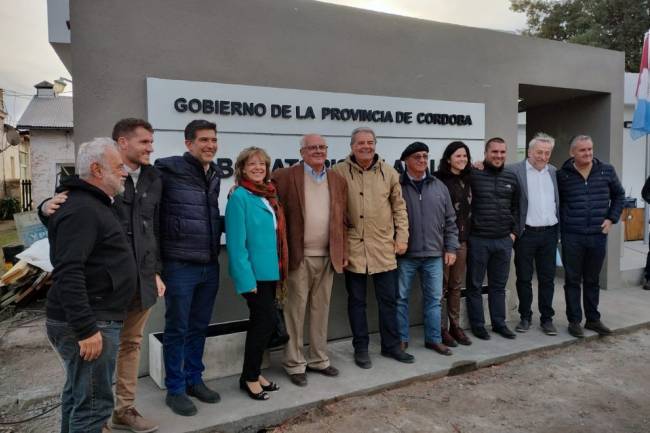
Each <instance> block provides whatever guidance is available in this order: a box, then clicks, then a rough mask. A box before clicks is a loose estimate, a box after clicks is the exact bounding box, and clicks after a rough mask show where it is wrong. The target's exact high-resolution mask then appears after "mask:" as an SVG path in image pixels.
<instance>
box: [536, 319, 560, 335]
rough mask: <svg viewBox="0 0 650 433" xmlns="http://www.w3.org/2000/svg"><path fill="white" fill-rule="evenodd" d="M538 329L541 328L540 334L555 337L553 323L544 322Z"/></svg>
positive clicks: (555, 330)
mask: <svg viewBox="0 0 650 433" xmlns="http://www.w3.org/2000/svg"><path fill="white" fill-rule="evenodd" d="M539 327H540V328H542V332H543V333H544V334H546V335H557V329H555V326H554V325H553V322H544V323H542V324H540V325H539Z"/></svg>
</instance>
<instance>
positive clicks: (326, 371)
mask: <svg viewBox="0 0 650 433" xmlns="http://www.w3.org/2000/svg"><path fill="white" fill-rule="evenodd" d="M307 371H309V372H312V373H320V374H322V375H323V376H328V377H336V376H338V375H339V370H338V368H336V367H332V366H331V365H329V366H327V367H325V368H312V367H310V366H307Z"/></svg>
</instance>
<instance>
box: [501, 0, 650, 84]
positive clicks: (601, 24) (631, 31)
mask: <svg viewBox="0 0 650 433" xmlns="http://www.w3.org/2000/svg"><path fill="white" fill-rule="evenodd" d="M510 9H512V10H513V11H515V12H523V13H525V14H526V19H527V23H528V28H527V29H526V30H525V31H524V34H527V35H530V36H537V37H540V38H545V39H553V40H556V41H567V42H573V43H576V44H582V45H590V46H593V47H600V48H609V49H612V50H617V51H625V70H626V71H627V72H638V71H639V64H640V63H641V50H642V48H643V35H644V34H645V32H646V31H648V30H650V0H510Z"/></svg>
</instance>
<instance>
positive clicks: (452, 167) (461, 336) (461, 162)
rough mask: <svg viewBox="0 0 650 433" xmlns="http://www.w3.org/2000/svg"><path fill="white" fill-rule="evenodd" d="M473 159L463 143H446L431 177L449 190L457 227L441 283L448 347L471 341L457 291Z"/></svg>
mask: <svg viewBox="0 0 650 433" xmlns="http://www.w3.org/2000/svg"><path fill="white" fill-rule="evenodd" d="M471 167H472V158H471V155H470V152H469V147H467V145H466V144H465V143H463V142H462V141H454V142H451V143H449V145H448V146H447V148H446V149H445V151H444V153H443V154H442V159H441V160H440V167H439V168H438V171H436V172H435V173H434V175H435V176H436V177H437V178H438V179H440V180H442V181H443V182H444V184H445V185H446V186H447V189H448V190H449V195H450V196H451V202H452V204H453V206H454V209H455V210H456V225H457V226H458V243H459V244H460V247H459V248H458V250H457V251H456V262H455V263H454V264H453V265H452V266H445V271H444V282H443V301H442V302H443V312H444V311H445V310H446V311H447V314H446V315H444V314H443V316H442V342H443V343H444V344H445V345H447V346H451V347H456V346H458V344H457V343H460V344H463V345H466V346H468V345H470V344H472V341H471V340H470V339H469V338H468V337H467V335H465V333H464V332H463V330H462V329H461V327H460V289H461V286H462V284H463V279H464V276H465V270H466V259H467V238H468V236H469V226H470V212H471V201H472V191H471V188H470V182H469V178H470V173H471ZM445 307H446V308H445Z"/></svg>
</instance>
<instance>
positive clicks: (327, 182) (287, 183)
mask: <svg viewBox="0 0 650 433" xmlns="http://www.w3.org/2000/svg"><path fill="white" fill-rule="evenodd" d="M300 155H301V156H302V159H303V162H302V164H296V165H294V166H293V167H289V168H283V169H280V170H276V171H275V172H274V173H273V176H272V178H273V181H274V182H275V184H276V187H277V190H278V195H279V196H280V201H281V203H282V206H283V208H284V212H285V215H286V219H287V243H288V246H289V278H288V280H287V284H288V286H289V287H288V290H287V299H286V301H285V305H284V317H285V321H286V324H287V332H288V334H289V337H290V338H289V342H288V343H287V345H286V347H285V352H284V361H283V365H284V369H285V370H286V372H287V374H288V375H289V378H290V379H291V382H292V383H294V384H295V385H297V386H306V385H307V376H306V374H305V372H306V371H311V372H316V373H320V374H323V375H325V376H330V377H333V376H338V374H339V371H338V370H337V369H336V368H334V367H333V366H331V365H330V361H329V358H328V356H327V323H328V317H329V307H330V297H331V293H332V283H333V279H334V272H335V271H336V272H338V273H341V272H343V268H345V266H347V231H346V227H345V222H344V219H345V214H346V211H347V185H346V183H345V180H344V179H343V178H342V177H341V176H339V175H338V174H336V173H334V172H332V171H330V170H328V169H327V167H326V166H325V161H326V160H327V144H326V143H325V139H324V138H323V137H321V136H320V135H317V134H307V135H305V136H303V137H302V139H301V140H300ZM307 310H308V311H309V319H310V320H309V351H308V354H307V359H305V356H304V355H303V351H302V349H303V328H304V323H305V314H306V313H307Z"/></svg>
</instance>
